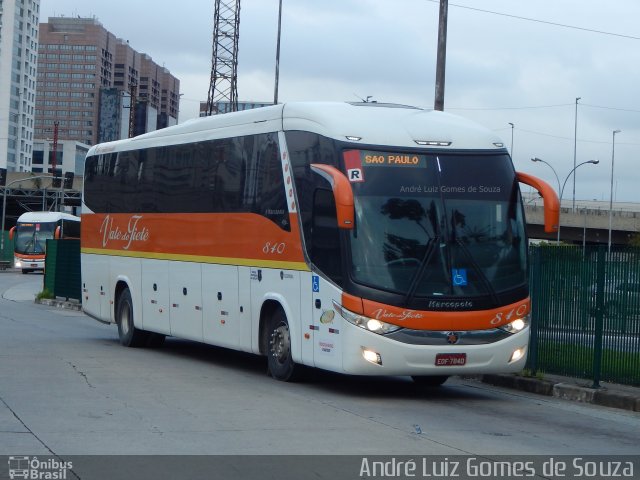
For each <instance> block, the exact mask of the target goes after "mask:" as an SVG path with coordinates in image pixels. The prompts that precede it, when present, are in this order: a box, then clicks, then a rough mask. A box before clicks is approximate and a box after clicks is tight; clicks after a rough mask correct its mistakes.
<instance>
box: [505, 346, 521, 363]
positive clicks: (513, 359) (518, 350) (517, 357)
mask: <svg viewBox="0 0 640 480" xmlns="http://www.w3.org/2000/svg"><path fill="white" fill-rule="evenodd" d="M522 357H524V348H516V349H515V350H514V351H513V353H512V354H511V359H510V360H509V363H513V362H517V361H518V360H520V359H521V358H522Z"/></svg>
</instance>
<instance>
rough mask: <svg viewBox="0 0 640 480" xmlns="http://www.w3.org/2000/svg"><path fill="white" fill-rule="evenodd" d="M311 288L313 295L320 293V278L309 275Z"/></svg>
mask: <svg viewBox="0 0 640 480" xmlns="http://www.w3.org/2000/svg"><path fill="white" fill-rule="evenodd" d="M311 287H312V289H313V292H314V293H317V292H319V291H320V277H319V276H318V275H311Z"/></svg>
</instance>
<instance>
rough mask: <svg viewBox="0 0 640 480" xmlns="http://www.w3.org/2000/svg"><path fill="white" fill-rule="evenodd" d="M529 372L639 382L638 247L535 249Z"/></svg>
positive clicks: (532, 251)
mask: <svg viewBox="0 0 640 480" xmlns="http://www.w3.org/2000/svg"><path fill="white" fill-rule="evenodd" d="M530 254H531V269H530V281H531V299H532V316H533V321H532V328H531V333H532V336H531V346H530V354H529V360H528V368H529V369H531V370H533V371H540V372H546V373H555V374H559V375H567V376H571V377H577V378H586V379H592V380H593V383H594V385H595V386H597V385H598V384H599V382H600V381H607V382H615V383H624V384H629V385H640V249H631V248H627V249H615V250H612V251H611V252H608V251H607V247H605V246H595V247H587V248H582V247H573V246H556V245H539V246H533V247H531V249H530Z"/></svg>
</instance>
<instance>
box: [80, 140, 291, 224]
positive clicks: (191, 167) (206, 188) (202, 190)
mask: <svg viewBox="0 0 640 480" xmlns="http://www.w3.org/2000/svg"><path fill="white" fill-rule="evenodd" d="M84 188H85V191H84V201H85V203H86V205H87V206H88V207H89V208H90V209H91V210H93V211H94V212H101V213H127V212H140V213H145V212H149V213H154V212H165V213H178V212H191V213H207V212H209V213H211V212H253V213H257V214H259V215H262V216H264V217H266V218H268V219H269V220H271V221H273V222H275V223H276V224H277V225H278V226H280V228H283V229H285V230H289V229H290V226H289V214H288V208H287V201H286V192H285V188H284V181H283V176H282V166H281V163H280V152H279V148H278V143H277V135H276V134H265V135H255V136H246V137H237V138H231V139H221V140H212V141H207V142H198V143H191V144H184V145H171V146H166V147H157V148H149V149H145V150H135V151H126V152H119V153H112V154H106V155H97V156H92V157H89V158H87V161H86V165H85V186H84Z"/></svg>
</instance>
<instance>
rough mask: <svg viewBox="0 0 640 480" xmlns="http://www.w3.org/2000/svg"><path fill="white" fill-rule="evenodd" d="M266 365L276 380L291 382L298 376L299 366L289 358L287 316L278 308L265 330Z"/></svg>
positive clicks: (289, 341) (289, 337)
mask: <svg viewBox="0 0 640 480" xmlns="http://www.w3.org/2000/svg"><path fill="white" fill-rule="evenodd" d="M267 335H268V337H267V365H268V368H269V374H270V375H271V376H272V377H273V378H275V379H276V380H281V381H283V382H293V381H295V380H296V379H298V378H299V376H300V365H296V363H295V362H294V361H293V358H292V356H291V334H290V332H289V323H288V322H287V316H286V315H285V313H284V311H282V309H281V308H278V309H277V310H276V311H275V312H274V313H273V315H272V316H271V319H270V320H269V328H268V329H267Z"/></svg>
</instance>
